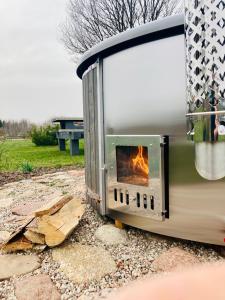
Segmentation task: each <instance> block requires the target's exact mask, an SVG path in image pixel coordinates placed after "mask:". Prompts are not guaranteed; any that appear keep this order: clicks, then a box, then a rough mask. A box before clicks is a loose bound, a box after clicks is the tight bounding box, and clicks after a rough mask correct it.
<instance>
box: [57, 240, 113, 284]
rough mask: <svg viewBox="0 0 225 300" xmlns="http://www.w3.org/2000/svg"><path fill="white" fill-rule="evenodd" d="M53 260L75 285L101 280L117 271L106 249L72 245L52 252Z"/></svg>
mask: <svg viewBox="0 0 225 300" xmlns="http://www.w3.org/2000/svg"><path fill="white" fill-rule="evenodd" d="M52 257H53V260H55V261H57V262H58V263H59V265H60V267H59V270H60V271H62V272H63V273H64V274H65V275H66V276H67V277H68V278H69V279H70V280H72V281H74V282H75V283H87V282H90V281H91V280H100V279H101V278H102V277H104V276H105V275H107V274H110V273H114V272H115V271H116V264H115V262H114V260H113V258H112V257H111V255H110V254H109V253H108V252H107V251H106V250H104V249H102V248H99V247H92V246H87V245H81V244H73V245H72V244H70V245H65V246H62V247H59V248H55V249H53V250H52Z"/></svg>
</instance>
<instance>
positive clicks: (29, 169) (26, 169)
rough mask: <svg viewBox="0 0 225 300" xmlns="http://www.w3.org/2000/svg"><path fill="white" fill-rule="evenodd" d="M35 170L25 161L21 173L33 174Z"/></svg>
mask: <svg viewBox="0 0 225 300" xmlns="http://www.w3.org/2000/svg"><path fill="white" fill-rule="evenodd" d="M33 170H34V168H33V166H32V164H31V163H29V162H28V161H24V162H23V163H22V164H21V171H22V172H23V173H24V174H26V173H31V172H32V171H33Z"/></svg>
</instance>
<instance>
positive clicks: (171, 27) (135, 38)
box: [77, 15, 184, 78]
mask: <svg viewBox="0 0 225 300" xmlns="http://www.w3.org/2000/svg"><path fill="white" fill-rule="evenodd" d="M183 33H184V15H175V16H170V17H166V18H163V19H160V20H157V21H153V22H150V23H147V24H144V25H141V26H138V27H135V28H132V29H129V30H127V31H125V32H122V33H120V34H117V35H115V36H113V37H111V38H108V39H106V40H105V41H103V42H101V43H99V44H97V45H96V46H94V47H92V48H91V49H90V50H88V51H87V52H85V54H84V55H83V56H82V58H81V60H80V62H79V64H78V67H77V75H78V76H79V77H80V78H82V75H83V73H84V72H85V71H86V70H87V69H88V67H89V66H90V65H92V64H93V63H95V62H96V60H97V59H98V58H104V57H107V56H109V55H112V54H114V53H116V52H119V51H122V50H125V49H127V48H130V47H133V46H136V45H139V44H143V43H147V42H150V41H154V40H158V39H162V38H166V37H170V36H174V35H178V34H183Z"/></svg>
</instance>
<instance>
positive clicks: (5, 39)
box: [0, 0, 83, 122]
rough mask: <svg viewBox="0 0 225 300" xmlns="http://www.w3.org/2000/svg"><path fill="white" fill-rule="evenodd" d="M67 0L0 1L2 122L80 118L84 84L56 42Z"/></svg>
mask: <svg viewBox="0 0 225 300" xmlns="http://www.w3.org/2000/svg"><path fill="white" fill-rule="evenodd" d="M66 4H67V0H38V1H37V0H0V119H17V120H18V119H22V118H25V119H29V120H31V121H33V122H43V121H45V120H47V119H49V118H52V117H55V116H71V117H72V116H74V117H77V116H82V115H83V113H82V85H81V81H80V79H78V78H77V77H76V74H75V65H74V63H73V62H72V60H71V57H70V56H69V54H68V53H67V51H66V50H65V48H64V46H63V45H62V43H61V42H60V35H61V33H60V28H59V25H60V24H61V23H63V21H64V20H65V18H66Z"/></svg>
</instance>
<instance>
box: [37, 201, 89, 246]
mask: <svg viewBox="0 0 225 300" xmlns="http://www.w3.org/2000/svg"><path fill="white" fill-rule="evenodd" d="M84 211H85V204H83V203H82V201H81V200H79V199H73V200H71V201H69V202H68V203H67V204H65V205H64V206H63V207H62V208H61V209H60V210H59V211H58V212H57V213H55V214H54V215H51V216H43V217H41V218H39V222H38V226H37V228H32V231H35V232H37V233H41V234H43V235H44V236H45V243H46V244H47V245H48V246H49V247H54V246H57V245H59V244H61V243H62V242H63V241H64V240H65V239H66V238H67V237H68V236H69V235H70V233H71V232H72V231H73V229H74V228H75V227H76V226H77V225H78V223H79V220H80V219H81V217H82V215H83V214H84Z"/></svg>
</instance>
